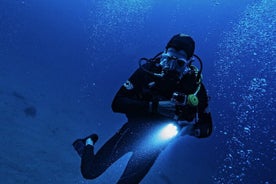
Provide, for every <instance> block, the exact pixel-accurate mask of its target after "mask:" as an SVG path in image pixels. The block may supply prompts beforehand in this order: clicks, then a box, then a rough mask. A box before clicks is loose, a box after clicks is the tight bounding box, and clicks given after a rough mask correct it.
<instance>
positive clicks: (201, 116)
mask: <svg viewBox="0 0 276 184" xmlns="http://www.w3.org/2000/svg"><path fill="white" fill-rule="evenodd" d="M144 68H146V69H147V70H149V71H152V72H160V68H159V67H158V64H157V65H156V64H155V63H151V64H150V63H148V64H146V65H145V66H144ZM197 89H198V83H197V82H196V77H195V74H194V73H193V72H191V73H188V74H186V75H184V76H183V77H182V79H181V80H179V79H178V78H177V77H176V76H174V75H170V74H168V75H165V76H164V77H162V78H160V77H156V76H153V75H151V74H149V73H148V72H145V71H144V70H143V69H142V68H139V69H138V70H137V71H136V72H135V73H134V74H133V75H132V76H131V77H130V78H129V80H128V81H127V82H126V83H125V84H124V85H123V86H122V87H121V88H120V90H119V91H118V93H117V94H116V96H115V98H114V100H113V103H112V109H113V111H114V112H119V113H124V114H126V116H127V118H128V122H127V123H125V124H124V125H123V127H122V128H121V129H120V130H119V131H118V132H116V134H115V135H114V136H113V137H112V138H111V139H109V140H108V141H107V142H106V143H105V144H104V145H103V146H102V148H101V149H100V150H99V151H98V152H97V153H96V154H94V150H93V149H94V148H93V146H90V145H88V146H86V147H85V149H84V152H83V156H82V160H81V172H82V175H83V177H84V178H87V179H93V178H96V177H98V176H99V175H101V174H102V173H103V172H104V171H105V170H106V169H107V168H108V167H109V166H111V165H112V164H113V163H114V162H115V161H116V160H118V159H119V158H120V157H122V156H123V155H124V154H126V153H128V152H132V153H133V154H132V156H131V158H130V160H129V162H128V164H127V167H126V169H125V171H124V173H123V175H122V176H121V178H120V179H119V181H118V184H138V183H139V182H140V181H141V180H142V179H143V178H144V176H145V175H146V174H147V172H148V171H149V169H150V168H151V166H152V165H153V164H154V162H155V160H156V159H157V157H158V156H159V154H160V153H161V151H162V150H163V149H164V148H165V147H166V145H167V144H168V142H163V143H161V144H154V143H152V138H153V137H154V133H155V132H156V131H157V130H158V129H159V128H160V127H161V126H163V125H165V124H166V123H167V122H168V120H171V119H170V118H168V117H164V116H162V115H160V114H158V112H156V109H155V107H157V106H158V100H160V99H162V100H170V99H171V97H172V94H173V93H174V92H181V93H184V94H192V93H195V91H196V90H197ZM197 97H198V99H199V104H198V106H197V107H191V106H190V105H185V106H181V107H177V108H176V109H177V110H176V114H177V115H178V117H179V119H181V120H187V121H193V120H194V119H195V117H196V115H198V120H197V122H196V123H195V124H194V126H193V127H194V129H195V130H200V131H199V132H200V134H198V135H197V137H199V138H203V137H208V136H209V135H210V134H211V132H212V119H211V115H210V113H207V112H205V109H206V108H207V106H208V97H207V93H206V90H205V87H204V85H203V84H201V87H200V90H199V92H198V93H197ZM149 102H153V109H149Z"/></svg>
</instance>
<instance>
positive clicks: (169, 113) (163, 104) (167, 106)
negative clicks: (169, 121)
mask: <svg viewBox="0 0 276 184" xmlns="http://www.w3.org/2000/svg"><path fill="white" fill-rule="evenodd" d="M157 113H159V114H161V115H163V116H165V117H168V118H174V116H175V103H174V102H173V101H170V100H168V101H159V102H158V106H157Z"/></svg>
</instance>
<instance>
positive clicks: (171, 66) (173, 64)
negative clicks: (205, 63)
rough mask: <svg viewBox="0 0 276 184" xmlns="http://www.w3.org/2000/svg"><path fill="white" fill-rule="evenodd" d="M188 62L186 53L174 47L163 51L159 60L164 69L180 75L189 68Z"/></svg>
mask: <svg viewBox="0 0 276 184" xmlns="http://www.w3.org/2000/svg"><path fill="white" fill-rule="evenodd" d="M189 63H190V62H189V60H187V55H186V53H185V52H184V51H183V50H176V49H174V48H168V49H167V50H166V51H164V52H163V54H162V56H161V60H160V65H161V66H162V68H163V70H164V71H174V72H176V73H178V74H179V75H181V76H182V75H183V74H184V73H185V71H186V70H187V69H188V68H189Z"/></svg>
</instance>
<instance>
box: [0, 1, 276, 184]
mask: <svg viewBox="0 0 276 184" xmlns="http://www.w3.org/2000/svg"><path fill="white" fill-rule="evenodd" d="M275 10H276V1H275V0H195V1H188V0H170V1H165V0H98V1H97V0H0V123H1V128H0V136H1V139H0V146H1V151H0V178H1V181H2V182H3V183H5V184H14V183H20V184H22V183H28V184H37V183H43V184H44V183H67V184H89V183H91V184H92V183H93V184H110V183H116V181H117V180H118V179H119V177H120V175H121V174H122V172H123V170H124V167H125V166H126V164H127V161H128V158H129V157H130V153H129V154H126V155H125V156H124V157H122V158H121V159H120V160H118V162H116V163H115V164H114V165H112V166H111V167H110V168H109V169H108V170H107V171H106V172H105V173H104V174H103V175H101V176H100V177H99V178H97V179H95V180H84V179H83V178H82V176H81V173H80V158H79V157H78V155H77V153H76V152H75V150H74V149H73V147H72V145H71V144H72V142H73V141H74V140H75V139H76V138H80V137H85V136H87V135H90V134H91V133H94V132H96V133H98V134H99V136H100V139H99V141H98V143H97V144H96V147H95V149H96V150H98V149H99V148H100V146H101V145H103V144H104V142H105V141H107V140H108V139H109V138H110V137H111V136H112V135H113V134H114V133H115V132H116V131H117V130H118V129H119V128H120V127H121V126H122V125H123V124H124V123H125V122H126V117H125V116H124V115H123V114H115V113H113V112H112V111H111V102H112V99H113V97H114V95H115V93H116V92H117V90H118V89H119V87H120V86H121V85H122V84H123V82H125V80H126V79H128V77H129V76H130V75H131V74H132V72H134V71H135V70H136V69H137V67H138V60H139V59H140V58H141V57H148V58H151V57H153V56H154V55H155V54H157V53H158V52H160V51H163V50H164V48H165V46H166V44H167V42H168V40H169V39H170V38H171V37H172V36H173V35H175V34H177V33H185V34H189V35H191V36H192V37H193V38H194V40H195V41H196V52H195V53H196V54H197V55H199V56H200V57H201V59H202V60H203V62H204V66H203V67H204V69H203V82H204V84H205V86H206V88H207V89H208V94H209V96H210V97H211V100H210V109H211V112H212V116H213V122H214V131H213V134H212V136H211V137H210V138H207V139H196V138H193V137H181V138H179V139H178V140H177V141H174V142H172V143H171V144H170V145H169V146H168V147H167V149H166V150H165V151H164V152H163V153H162V154H161V155H160V156H159V158H158V160H157V161H156V163H155V165H154V166H153V167H152V169H151V170H150V172H149V173H148V175H147V176H146V177H145V178H144V180H143V181H142V184H151V183H158V184H159V183H160V184H186V183H187V184H212V183H215V184H226V183H227V184H232V183H233V184H236V183H245V184H248V183H250V184H255V183H256V184H273V183H276V177H275V171H276V163H275V160H276V139H275V135H276V131H275V123H276V121H275V119H276V103H275V99H276V95H275V92H274V91H275V86H276V83H275V78H276V60H275V58H276V45H275V42H276V25H275V21H276V11H275Z"/></svg>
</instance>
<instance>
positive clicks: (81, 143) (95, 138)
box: [72, 134, 99, 157]
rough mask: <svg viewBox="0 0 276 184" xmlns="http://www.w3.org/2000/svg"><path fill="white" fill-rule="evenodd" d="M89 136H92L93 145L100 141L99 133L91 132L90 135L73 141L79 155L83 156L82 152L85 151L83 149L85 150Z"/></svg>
mask: <svg viewBox="0 0 276 184" xmlns="http://www.w3.org/2000/svg"><path fill="white" fill-rule="evenodd" d="M88 138H91V140H92V141H93V145H95V143H96V142H97V141H98V139H99V136H98V135H97V134H91V135H90V136H87V137H85V138H83V139H77V140H75V141H74V142H73V144H72V145H73V147H74V149H75V150H76V151H77V153H78V155H79V156H80V157H82V153H83V150H84V147H85V146H86V145H85V142H86V139H88Z"/></svg>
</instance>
